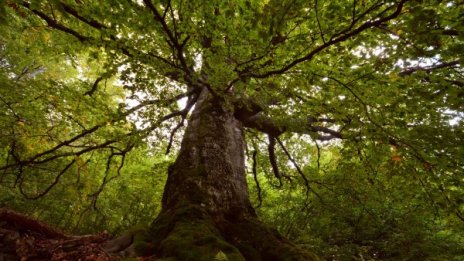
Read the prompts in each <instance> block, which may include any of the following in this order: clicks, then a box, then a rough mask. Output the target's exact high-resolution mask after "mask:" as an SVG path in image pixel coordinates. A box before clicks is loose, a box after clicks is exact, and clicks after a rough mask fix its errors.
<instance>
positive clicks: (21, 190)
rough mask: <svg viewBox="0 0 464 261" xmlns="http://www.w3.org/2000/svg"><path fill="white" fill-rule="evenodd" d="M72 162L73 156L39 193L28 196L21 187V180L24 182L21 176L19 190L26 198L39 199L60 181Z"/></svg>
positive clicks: (74, 160)
mask: <svg viewBox="0 0 464 261" xmlns="http://www.w3.org/2000/svg"><path fill="white" fill-rule="evenodd" d="M74 162H76V159H75V158H74V159H73V160H71V162H69V163H68V165H66V166H65V167H64V168H63V169H62V170H61V171H60V173H58V175H57V176H56V177H55V180H54V181H53V183H52V184H50V185H49V186H48V187H47V188H46V189H45V190H44V191H43V192H41V193H38V194H37V195H35V196H29V195H27V194H26V193H25V192H24V189H23V182H24V179H23V178H22V177H20V182H19V192H20V193H21V195H23V196H24V197H25V198H26V199H32V200H36V199H39V198H41V197H43V196H45V195H46V194H48V192H50V190H51V189H52V188H53V187H54V186H55V185H56V184H58V182H59V181H60V178H61V177H62V176H63V175H64V173H66V171H67V170H68V169H69V168H70V167H71V166H72V165H73V164H74Z"/></svg>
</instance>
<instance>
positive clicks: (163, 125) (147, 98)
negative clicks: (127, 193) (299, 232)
mask: <svg viewBox="0 0 464 261" xmlns="http://www.w3.org/2000/svg"><path fill="white" fill-rule="evenodd" d="M461 4H462V3H460V2H459V1H421V2H417V1H406V0H403V1H337V2H333V1H309V2H308V1H298V0H297V1H272V0H271V1H233V2H230V1H229V2H227V3H226V2H223V1H217V2H211V1H195V2H192V3H189V2H185V1H160V2H156V3H155V2H152V1H149V0H145V1H127V0H126V1H111V2H107V3H96V2H91V1H45V2H44V1H30V2H29V1H6V3H5V4H3V5H2V9H1V12H2V14H3V16H2V17H4V18H3V24H2V32H5V33H4V34H2V36H1V48H2V49H1V51H2V53H1V55H2V56H1V59H2V60H1V66H2V75H1V77H2V89H1V91H2V92H1V103H2V105H1V106H2V107H3V110H2V111H3V113H2V114H1V118H0V119H1V122H2V125H3V126H5V128H2V132H3V133H2V138H1V140H0V142H1V143H2V148H3V150H2V154H1V155H2V157H1V167H0V171H1V180H0V183H1V184H2V186H10V187H12V188H17V189H18V190H19V193H21V194H23V195H24V197H26V198H29V199H38V198H41V197H43V196H44V195H46V194H47V193H49V192H50V191H52V188H53V187H54V186H55V185H57V184H59V183H60V179H61V178H62V177H64V176H65V175H67V174H68V175H69V174H70V173H77V176H78V177H79V176H80V175H79V173H82V172H83V170H84V169H86V168H88V167H89V166H95V168H98V166H100V168H99V169H100V171H103V172H102V173H101V175H102V177H103V178H102V183H101V185H100V186H98V187H97V188H94V189H93V190H92V191H91V192H90V191H88V192H87V191H86V192H84V193H85V194H86V197H88V199H89V200H90V203H91V204H90V207H91V208H93V209H96V208H97V203H96V202H97V200H98V197H99V195H100V194H101V193H102V191H104V187H105V186H106V185H107V184H109V182H110V181H111V180H113V179H114V178H113V177H116V176H119V174H121V172H124V167H125V165H126V161H127V159H128V158H130V157H129V154H130V153H131V152H137V151H138V152H140V151H143V149H141V148H143V146H145V145H144V144H147V142H148V143H150V144H151V145H150V146H156V147H157V148H159V146H164V147H166V148H167V150H168V153H169V150H170V149H171V148H173V147H174V148H176V149H179V153H178V156H177V159H176V161H175V162H174V163H173V164H172V165H171V167H170V168H169V171H168V172H169V175H168V179H167V183H166V187H165V190H164V196H163V200H162V203H163V207H162V210H161V213H160V214H159V216H158V218H157V219H156V220H155V221H154V222H153V224H152V226H151V228H150V230H149V233H148V238H149V241H150V243H151V244H150V245H149V246H154V247H153V249H149V250H151V252H153V253H156V254H157V255H158V256H161V257H175V258H178V259H181V260H188V259H191V260H202V259H208V258H212V257H215V256H217V254H218V253H223V254H224V255H226V256H227V258H229V259H237V260H241V259H243V258H246V259H250V260H255V259H256V260H259V259H266V260H267V259H271V258H276V259H283V258H284V257H286V258H292V257H295V258H301V259H303V260H306V259H309V258H316V257H313V256H312V254H310V253H308V252H305V251H303V250H300V249H299V248H296V247H295V246H294V245H293V244H291V243H290V242H288V241H287V240H286V239H284V238H283V237H282V236H280V235H279V234H277V233H276V232H274V231H273V230H271V229H269V228H268V227H267V226H265V225H264V224H262V223H261V222H260V221H258V220H257V218H256V214H255V211H254V209H253V208H252V205H251V203H250V201H249V198H248V189H247V184H246V180H245V155H244V152H245V151H246V152H247V154H248V156H247V159H248V160H249V161H250V162H249V167H250V172H251V173H252V174H253V175H254V181H255V182H256V184H258V182H259V180H260V179H262V177H266V178H268V179H269V180H270V184H272V185H273V186H275V187H278V188H280V187H282V186H283V185H284V184H285V185H286V186H287V187H288V186H289V185H288V184H287V183H289V181H292V180H293V181H294V182H293V183H292V184H294V185H293V186H296V188H297V190H296V192H295V193H297V195H300V197H299V198H301V195H303V196H304V197H303V200H304V202H305V205H304V206H305V208H304V210H303V211H302V213H306V214H307V213H313V214H314V213H315V212H311V209H312V208H315V207H316V206H324V207H325V208H326V209H325V211H328V212H329V213H331V215H335V214H334V213H337V211H336V210H338V211H341V208H337V207H338V206H340V205H339V203H338V202H345V203H346V204H350V203H351V204H353V202H356V204H357V206H358V207H354V208H350V207H349V205H348V206H345V208H347V210H346V211H348V210H349V212H350V213H351V215H352V217H349V216H346V215H345V216H344V217H345V219H343V220H341V221H339V222H337V223H338V224H349V225H350V227H351V228H353V230H352V231H349V232H346V233H340V235H341V237H342V238H344V239H346V238H345V237H347V235H357V234H359V233H357V230H356V229H359V228H360V227H363V224H365V223H364V222H369V221H368V220H369V219H367V220H366V219H365V216H366V215H367V217H370V218H373V219H374V220H375V219H378V220H385V216H383V215H384V214H385V211H386V210H385V209H384V210H382V211H381V212H382V214H381V215H379V214H376V213H372V210H373V209H379V207H380V206H379V205H378V204H379V203H377V205H375V207H374V205H373V206H369V204H371V203H372V204H373V202H374V201H375V199H377V200H378V201H384V202H387V203H388V202H393V203H392V204H394V203H396V202H397V201H398V198H396V197H395V196H397V194H396V193H399V192H397V191H401V192H403V193H400V195H402V196H403V195H404V196H405V195H406V193H404V192H405V191H407V190H410V192H411V191H414V192H415V193H412V194H410V195H408V197H407V198H408V199H411V201H410V202H411V205H403V206H402V208H401V207H399V208H398V209H394V212H393V213H390V214H389V215H388V216H386V217H387V218H390V219H387V220H388V222H387V223H388V226H392V227H394V228H395V229H398V228H399V227H401V226H398V225H397V224H398V222H397V221H395V219H398V218H399V217H403V216H405V215H406V214H407V213H408V211H413V213H422V214H423V213H424V212H421V210H424V211H425V210H427V209H428V208H429V207H432V208H436V209H439V210H440V211H438V212H437V215H445V214H444V213H447V214H450V213H451V215H452V216H449V217H447V219H446V222H447V223H449V224H452V225H451V227H453V229H454V227H455V226H454V224H455V222H462V221H463V219H464V218H463V211H464V210H463V202H462V198H463V190H462V189H461V187H462V183H463V181H464V180H463V178H462V171H463V162H462V160H461V159H462V158H464V157H463V155H462V154H463V148H462V146H460V145H459V144H462V139H463V129H462V113H463V108H462V106H463V105H462V104H464V103H463V102H462V100H463V99H462V98H463V90H462V86H463V79H462V68H461V64H460V62H461V59H462V51H461V50H462V47H463V28H462V27H463V24H464V22H463V15H462V14H463V8H462V6H461ZM181 99H183V100H184V101H185V102H184V103H185V105H182V103H180V102H178V101H179V100H181ZM186 123H187V128H186V130H185V132H184V133H183V134H181V132H178V131H180V130H181V129H182V127H183V126H184V125H185V124H186ZM244 137H246V141H247V142H246V144H245V142H244ZM181 140H182V143H181V144H180V141H181ZM325 153H329V154H330V155H331V156H330V157H327V156H324V155H325ZM151 155H153V156H154V155H158V154H153V153H152V154H151ZM158 157H159V156H158ZM324 159H326V160H328V161H329V162H326V163H324V162H323V161H324ZM94 161H95V162H94ZM258 163H259V165H258ZM269 176H273V177H274V178H271V177H269ZM395 182H400V183H405V188H401V189H400V188H399V187H398V186H397V185H396V183H395ZM295 183H296V185H295ZM357 186H362V188H365V189H363V190H357V189H356V187H357ZM411 188H414V189H413V190H411ZM256 189H257V192H258V196H259V199H261V198H262V195H261V190H262V189H261V187H259V186H258V185H257V186H256ZM299 190H303V192H298V191H299ZM50 193H51V192H50ZM301 193H302V194H301ZM322 193H324V194H323V195H322ZM391 195H393V196H391ZM362 196H364V197H365V198H364V200H363V197H362ZM366 198H368V199H369V200H367V199H366ZM416 200H417V203H416ZM368 201H369V202H368ZM326 202H328V203H326ZM260 203H261V202H260V201H259V202H257V204H260ZM386 205H387V206H388V204H386ZM345 208H343V209H345ZM379 211H380V210H379ZM395 211H396V212H395ZM366 213H367V214H366ZM422 214H421V215H422ZM429 214H430V212H427V215H429ZM424 215H425V214H424ZM311 218H312V217H308V219H310V220H311ZM305 219H306V218H305ZM319 220H321V219H319ZM408 220H410V219H408ZM436 220H437V219H431V222H435V221H436ZM439 220H441V221H442V222H445V221H443V220H442V219H439ZM459 220H460V221H459ZM402 224H404V223H402ZM416 224H418V223H416ZM458 224H459V223H458ZM461 224H462V223H461ZM324 226H327V224H324V223H314V224H312V225H311V229H312V230H313V232H314V230H315V229H316V228H318V227H324ZM385 226H386V225H385V224H384V226H378V227H373V228H372V231H365V232H366V233H367V235H364V236H363V239H369V240H371V243H368V242H367V241H366V240H365V241H363V240H358V239H356V238H352V239H351V241H352V242H356V243H357V244H359V246H360V248H359V249H358V250H357V251H358V252H359V253H360V254H359V253H358V256H359V255H366V254H367V255H371V256H374V257H375V256H379V255H385V256H387V254H385V253H387V252H388V253H389V254H390V255H391V256H394V255H393V254H392V253H391V251H390V252H389V251H388V250H385V248H382V247H379V246H378V245H376V244H374V243H372V242H374V241H376V240H380V239H381V238H383V235H384V234H385V233H384V230H386V231H389V230H388V229H386V228H385ZM418 226H419V224H418ZM430 227H435V226H430ZM450 229H451V228H450ZM453 229H451V230H448V232H447V233H453V231H455V230H453ZM324 231H325V232H327V231H326V230H324ZM450 231H451V232H450ZM250 234H251V235H252V236H251V237H250ZM387 234H389V233H387ZM288 235H289V236H290V233H289V234H288ZM328 237H330V240H326V242H327V241H329V242H330V241H331V240H332V243H333V242H334V241H335V242H336V244H339V245H343V243H340V242H339V241H337V239H334V238H336V235H333V234H331V235H330V236H328ZM457 240H458V241H459V240H462V239H457ZM390 242H391V241H390ZM453 242H456V241H453ZM362 247H368V248H362ZM372 247H373V248H374V249H375V250H373V251H370V248H372ZM149 248H150V247H149ZM185 249H188V251H187V252H186V251H183V250H185ZM365 249H369V251H370V252H369V251H367V252H366V251H365ZM363 251H364V252H366V253H364V252H363ZM382 251H385V253H383V252H382ZM327 252H330V251H327ZM354 254H356V253H354ZM387 257H388V256H387ZM361 258H362V257H361ZM411 258H412V257H411Z"/></svg>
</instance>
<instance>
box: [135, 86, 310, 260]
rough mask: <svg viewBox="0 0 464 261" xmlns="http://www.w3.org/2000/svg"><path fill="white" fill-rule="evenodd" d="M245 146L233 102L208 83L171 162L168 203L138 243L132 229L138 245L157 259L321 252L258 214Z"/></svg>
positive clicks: (294, 256)
mask: <svg viewBox="0 0 464 261" xmlns="http://www.w3.org/2000/svg"><path fill="white" fill-rule="evenodd" d="M244 146H245V144H244V136H243V126H242V123H241V122H240V121H238V120H237V119H236V118H235V117H234V112H233V110H232V109H230V107H228V106H227V105H225V104H224V103H221V102H218V101H216V100H214V99H213V98H212V96H211V95H209V94H208V93H207V91H203V92H202V94H200V97H199V99H198V102H197V104H196V107H195V110H194V111H193V113H192V115H191V117H190V119H189V124H188V127H187V129H186V132H185V135H184V139H183V141H182V147H181V150H180V153H179V155H178V158H177V160H176V162H175V163H174V164H173V165H172V166H171V167H170V169H169V176H168V180H167V184H166V187H165V191H164V196H163V210H162V212H161V213H160V215H159V216H158V218H157V219H156V220H155V221H154V222H153V224H152V225H151V227H150V228H149V230H148V231H146V232H144V233H142V236H139V238H142V240H141V243H138V241H137V237H135V239H134V244H133V247H132V248H135V249H136V251H135V252H136V253H141V252H142V253H143V252H145V254H146V253H150V252H152V253H154V254H155V255H156V258H157V260H160V259H161V260H164V259H165V260H183V261H184V260H185V261H187V260H318V258H317V257H316V256H314V255H312V254H311V253H308V252H306V251H303V250H301V249H299V248H297V247H296V246H294V245H293V244H291V243H290V242H289V241H288V240H286V239H285V238H283V237H282V236H281V235H280V234H279V233H278V232H277V231H276V230H274V229H271V228H269V227H267V226H266V225H265V224H263V223H261V222H260V221H258V219H257V217H256V214H255V211H254V209H253V207H252V206H251V203H250V201H249V196H248V187H247V183H246V179H245V159H244V149H245V147H244Z"/></svg>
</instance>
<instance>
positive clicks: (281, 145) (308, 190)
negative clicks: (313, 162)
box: [276, 138, 323, 202]
mask: <svg viewBox="0 0 464 261" xmlns="http://www.w3.org/2000/svg"><path fill="white" fill-rule="evenodd" d="M276 140H277V142H278V143H279V145H280V147H281V148H282V150H283V151H284V152H285V155H287V157H288V159H289V160H290V161H291V162H292V164H293V166H294V167H295V168H296V170H297V171H298V173H299V174H300V176H301V178H302V179H303V181H304V183H305V187H306V201H307V200H308V199H309V192H310V191H311V192H312V193H313V194H314V195H316V196H317V197H318V198H319V200H320V201H321V202H323V200H322V197H321V196H320V195H319V194H318V193H317V192H316V191H315V190H314V189H312V188H311V186H310V185H309V180H308V178H307V177H306V175H305V174H304V173H303V171H302V170H301V169H300V166H298V164H297V163H296V161H295V160H294V159H293V157H292V156H291V155H290V153H289V152H288V150H287V148H286V147H285V146H284V144H283V143H282V141H281V140H280V139H279V138H276Z"/></svg>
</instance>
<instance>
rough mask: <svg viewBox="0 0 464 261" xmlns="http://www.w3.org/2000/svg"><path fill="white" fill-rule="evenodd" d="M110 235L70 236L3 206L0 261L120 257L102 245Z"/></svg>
mask: <svg viewBox="0 0 464 261" xmlns="http://www.w3.org/2000/svg"><path fill="white" fill-rule="evenodd" d="M107 238H108V235H107V234H106V233H102V234H99V235H87V236H68V235H65V234H64V233H62V232H60V231H58V230H56V229H54V228H52V227H50V226H48V225H46V224H44V223H42V222H40V221H37V220H34V219H32V218H30V217H27V216H24V215H21V214H19V213H16V212H14V211H11V210H7V209H0V260H22V261H29V260H82V261H85V260H88V261H94V260H97V261H110V260H111V261H112V260H116V258H115V257H111V256H110V255H108V254H107V253H106V252H104V251H103V250H102V249H101V248H100V244H101V243H102V242H104V241H106V240H107Z"/></svg>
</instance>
